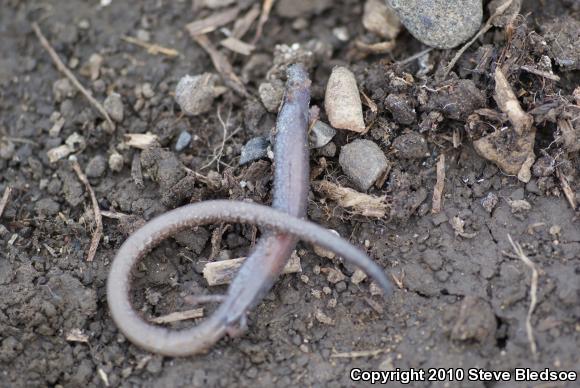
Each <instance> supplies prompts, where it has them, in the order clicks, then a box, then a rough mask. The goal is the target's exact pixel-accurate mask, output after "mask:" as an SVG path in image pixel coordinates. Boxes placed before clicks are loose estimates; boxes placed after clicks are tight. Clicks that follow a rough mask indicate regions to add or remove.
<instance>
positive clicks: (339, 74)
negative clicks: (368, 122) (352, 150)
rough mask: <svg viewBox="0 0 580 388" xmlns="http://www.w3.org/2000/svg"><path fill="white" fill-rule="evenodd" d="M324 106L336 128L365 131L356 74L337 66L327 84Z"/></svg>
mask: <svg viewBox="0 0 580 388" xmlns="http://www.w3.org/2000/svg"><path fill="white" fill-rule="evenodd" d="M324 107H325V109H326V114H327V115H328V119H329V120H330V124H331V125H332V126H333V127H334V128H339V129H348V130H350V131H354V132H365V122H364V119H363V111H362V103H361V100H360V95H359V91H358V86H357V84H356V79H355V77H354V74H353V73H352V72H351V71H350V70H348V69H347V68H346V67H335V68H334V69H333V70H332V74H331V75H330V78H329V79H328V84H327V85H326V95H325V98H324Z"/></svg>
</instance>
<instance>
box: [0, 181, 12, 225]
mask: <svg viewBox="0 0 580 388" xmlns="http://www.w3.org/2000/svg"><path fill="white" fill-rule="evenodd" d="M10 194H12V187H10V186H6V188H5V189H4V194H2V199H0V218H2V214H3V213H4V209H6V204H8V201H9V200H10Z"/></svg>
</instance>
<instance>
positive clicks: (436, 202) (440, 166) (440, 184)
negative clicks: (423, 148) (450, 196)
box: [431, 154, 445, 214]
mask: <svg viewBox="0 0 580 388" xmlns="http://www.w3.org/2000/svg"><path fill="white" fill-rule="evenodd" d="M444 188H445V154H441V155H439V160H438V161H437V183H436V184H435V188H434V189H433V205H432V207H431V213H433V214H438V213H441V207H442V205H443V189H444Z"/></svg>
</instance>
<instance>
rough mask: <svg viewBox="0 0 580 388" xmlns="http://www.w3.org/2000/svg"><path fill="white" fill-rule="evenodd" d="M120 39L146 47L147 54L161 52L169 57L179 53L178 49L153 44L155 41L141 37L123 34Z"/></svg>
mask: <svg viewBox="0 0 580 388" xmlns="http://www.w3.org/2000/svg"><path fill="white" fill-rule="evenodd" d="M121 39H123V40H124V41H125V42H127V43H131V44H134V45H136V46H139V47H143V48H144V49H147V52H148V53H149V54H152V55H157V54H162V55H165V56H167V57H170V58H175V57H177V56H178V55H179V51H177V50H175V49H172V48H168V47H163V46H160V45H158V44H155V43H149V42H145V41H143V40H141V39H137V38H134V37H132V36H126V35H125V36H122V37H121Z"/></svg>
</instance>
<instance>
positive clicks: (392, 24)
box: [362, 0, 401, 40]
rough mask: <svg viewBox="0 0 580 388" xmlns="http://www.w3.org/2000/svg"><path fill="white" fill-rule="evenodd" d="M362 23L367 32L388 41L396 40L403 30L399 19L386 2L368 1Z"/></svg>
mask: <svg viewBox="0 0 580 388" xmlns="http://www.w3.org/2000/svg"><path fill="white" fill-rule="evenodd" d="M362 23H363V26H364V27H365V28H366V29H367V30H369V31H370V32H372V33H374V34H376V35H378V36H380V37H381V38H385V39H387V40H393V39H395V38H396V37H397V35H398V34H399V31H400V30H401V21H400V20H399V17H398V16H397V15H396V14H395V13H394V12H393V10H392V9H391V8H389V7H387V5H386V4H385V1H384V0H367V2H366V3H365V8H364V13H363V19H362Z"/></svg>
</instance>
